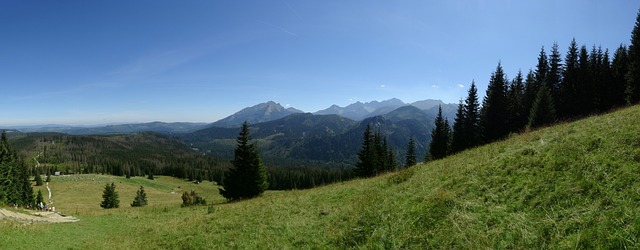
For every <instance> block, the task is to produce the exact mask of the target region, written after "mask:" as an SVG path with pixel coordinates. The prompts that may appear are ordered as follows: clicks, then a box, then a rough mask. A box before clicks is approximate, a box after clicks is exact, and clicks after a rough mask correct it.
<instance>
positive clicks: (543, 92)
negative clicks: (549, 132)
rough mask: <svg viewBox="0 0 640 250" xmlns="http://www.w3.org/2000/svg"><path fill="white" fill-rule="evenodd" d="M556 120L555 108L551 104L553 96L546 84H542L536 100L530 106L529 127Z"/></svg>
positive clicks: (547, 123)
mask: <svg viewBox="0 0 640 250" xmlns="http://www.w3.org/2000/svg"><path fill="white" fill-rule="evenodd" d="M555 120H556V110H555V107H554V105H553V98H552V97H551V93H549V91H548V90H547V87H546V86H542V88H540V90H539V91H538V95H537V97H536V100H535V101H534V103H533V107H531V114H530V115H529V124H528V127H529V128H538V127H541V126H545V125H549V124H551V123H553V122H555Z"/></svg>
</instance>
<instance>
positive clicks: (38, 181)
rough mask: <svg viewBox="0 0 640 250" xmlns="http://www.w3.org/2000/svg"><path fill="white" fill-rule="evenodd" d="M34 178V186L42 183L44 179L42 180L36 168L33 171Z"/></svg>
mask: <svg viewBox="0 0 640 250" xmlns="http://www.w3.org/2000/svg"><path fill="white" fill-rule="evenodd" d="M34 175H35V177H34V179H35V181H36V186H42V185H44V181H42V176H41V175H40V171H39V170H37V169H36V171H34Z"/></svg>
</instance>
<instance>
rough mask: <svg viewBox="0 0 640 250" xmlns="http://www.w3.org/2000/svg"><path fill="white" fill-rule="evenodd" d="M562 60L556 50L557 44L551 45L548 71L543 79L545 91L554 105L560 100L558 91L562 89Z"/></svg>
mask: <svg viewBox="0 0 640 250" xmlns="http://www.w3.org/2000/svg"><path fill="white" fill-rule="evenodd" d="M562 71H563V65H562V58H561V55H560V51H559V50H558V43H553V46H552V47H551V55H550V56H549V71H548V72H547V76H546V78H545V79H544V82H545V85H546V87H547V90H548V91H549V93H550V94H551V97H552V98H553V102H554V103H558V101H559V100H560V98H561V96H560V89H561V88H562Z"/></svg>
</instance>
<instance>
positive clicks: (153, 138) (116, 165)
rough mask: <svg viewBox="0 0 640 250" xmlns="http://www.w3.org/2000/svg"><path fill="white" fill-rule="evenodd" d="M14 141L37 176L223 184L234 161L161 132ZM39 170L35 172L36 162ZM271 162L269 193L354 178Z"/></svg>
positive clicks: (339, 171)
mask: <svg viewBox="0 0 640 250" xmlns="http://www.w3.org/2000/svg"><path fill="white" fill-rule="evenodd" d="M11 143H12V144H13V145H15V147H16V148H17V149H18V150H19V152H20V156H21V157H20V158H22V159H27V160H28V161H29V164H28V166H29V167H27V168H26V173H27V176H39V175H36V173H39V174H45V175H47V176H48V175H52V174H54V173H55V172H60V173H61V174H89V173H97V174H110V175H116V176H147V177H150V178H153V176H154V175H166V176H173V177H177V178H181V179H185V180H189V181H195V182H201V181H203V180H208V181H215V182H216V183H223V180H224V172H225V171H226V170H227V169H228V168H229V167H230V166H231V163H230V159H226V158H215V157H212V156H207V155H204V154H202V153H200V152H199V151H197V150H195V149H192V148H190V147H188V146H187V145H185V144H184V143H183V142H182V141H181V140H179V139H176V138H172V137H169V136H166V135H161V134H157V133H139V134H129V135H99V136H97V135H95V136H89V135H66V134H57V133H32V134H25V135H20V136H15V138H12V140H11ZM35 156H37V157H36V160H37V161H38V162H39V163H40V166H41V167H40V168H38V169H36V168H33V166H35V164H36V162H35V160H33V158H34V157H35ZM300 165H301V164H300V163H296V164H293V162H287V161H284V162H283V163H282V164H277V162H276V161H269V162H268V164H267V166H268V168H267V173H268V178H269V189H272V190H289V189H304V188H312V187H316V186H319V185H326V184H329V183H334V182H339V181H345V180H349V179H350V178H352V171H351V168H345V167H336V166H335V165H329V166H325V165H322V164H320V163H318V164H315V165H313V164H312V165H309V164H308V163H307V164H306V165H307V166H304V167H300Z"/></svg>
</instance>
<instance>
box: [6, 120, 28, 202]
mask: <svg viewBox="0 0 640 250" xmlns="http://www.w3.org/2000/svg"><path fill="white" fill-rule="evenodd" d="M33 203H34V197H33V188H32V187H31V182H30V181H29V174H28V169H27V167H26V165H25V164H24V161H23V160H22V159H20V157H18V154H17V152H15V151H14V150H13V148H12V147H11V145H9V140H8V138H7V133H6V132H5V131H2V136H1V137H0V205H2V204H12V205H13V204H16V205H20V206H30V205H32V204H33Z"/></svg>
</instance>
